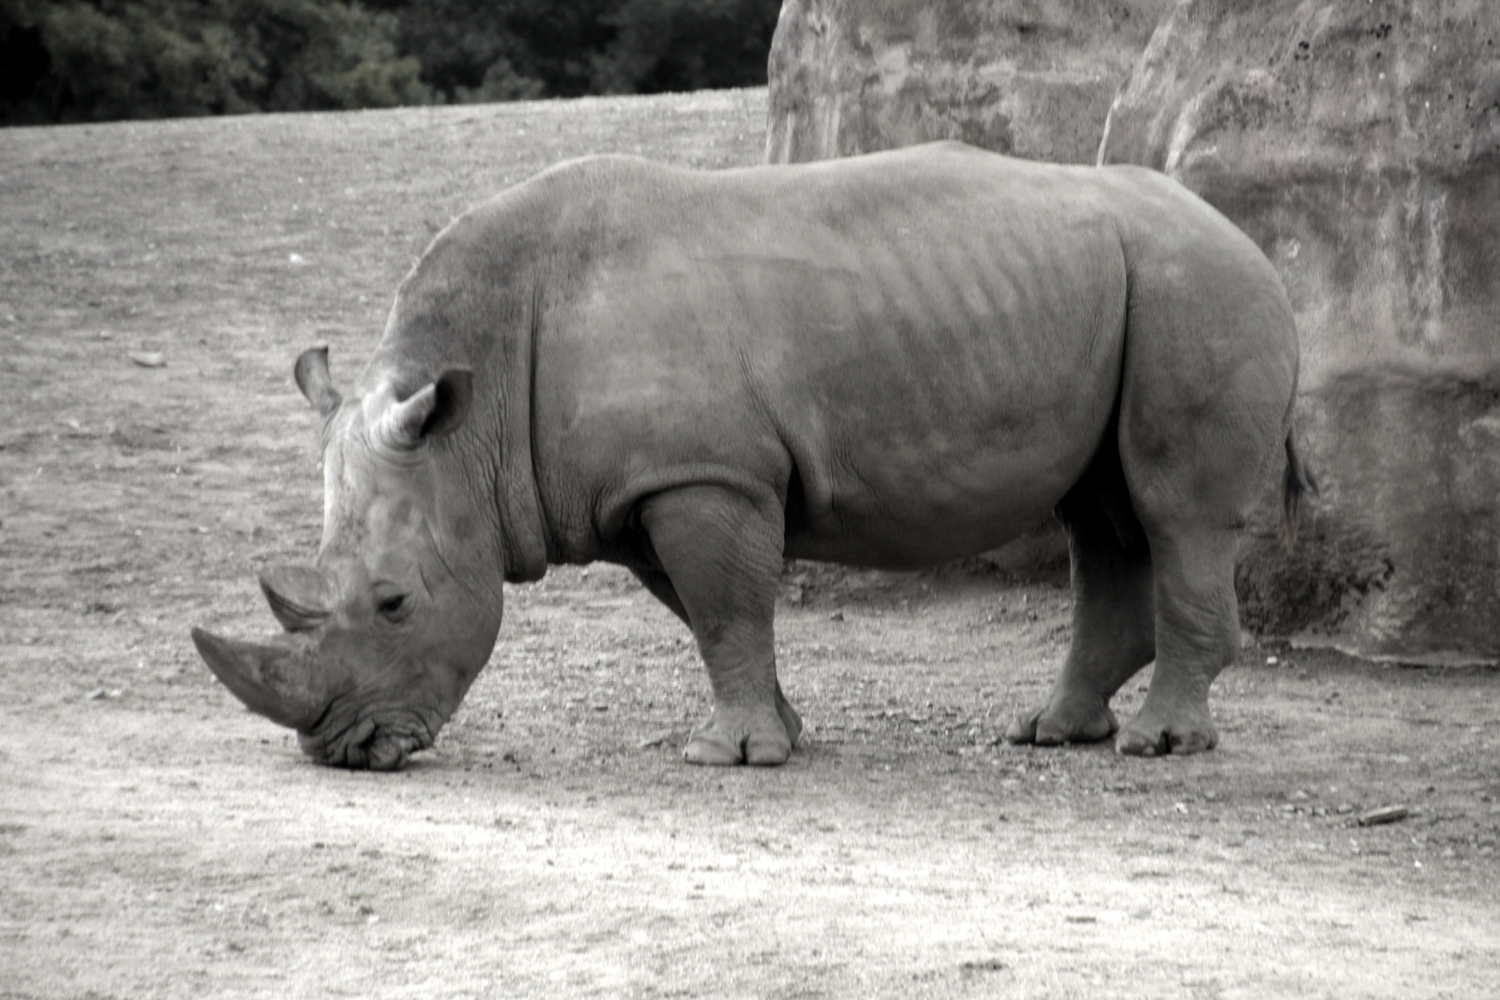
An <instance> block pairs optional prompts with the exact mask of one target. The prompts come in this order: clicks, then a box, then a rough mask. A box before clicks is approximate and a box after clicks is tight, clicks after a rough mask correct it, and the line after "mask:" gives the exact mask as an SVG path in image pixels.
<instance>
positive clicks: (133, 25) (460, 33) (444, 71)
mask: <svg viewBox="0 0 1500 1000" xmlns="http://www.w3.org/2000/svg"><path fill="white" fill-rule="evenodd" d="M778 9H779V0H367V2H365V3H360V2H358V0H0V123H5V124H20V123H44V122H73V121H103V120H109V119H117V118H162V117H177V116H187V115H212V114H235V113H244V112H251V111H301V110H335V109H344V108H364V107H391V106H395V105H402V104H423V103H430V102H470V101H506V100H522V99H530V98H539V97H573V96H578V95H581V94H591V93H592V94H606V93H654V92H660V91H666V90H698V89H702V88H707V87H726V86H745V85H754V84H761V83H764V82H765V65H766V54H767V51H768V50H769V48H770V42H771V33H772V31H773V30H774V28H775V25H776V16H777V11H778Z"/></svg>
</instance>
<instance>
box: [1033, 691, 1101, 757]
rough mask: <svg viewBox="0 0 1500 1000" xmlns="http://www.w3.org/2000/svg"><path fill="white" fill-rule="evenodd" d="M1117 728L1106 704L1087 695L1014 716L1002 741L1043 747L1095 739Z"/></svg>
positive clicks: (1050, 703) (1089, 741) (1095, 697)
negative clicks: (1058, 704)
mask: <svg viewBox="0 0 1500 1000" xmlns="http://www.w3.org/2000/svg"><path fill="white" fill-rule="evenodd" d="M1119 728H1120V723H1119V722H1118V721H1117V720H1116V719H1115V713H1114V711H1113V710H1112V709H1110V707H1109V705H1108V704H1106V703H1105V702H1104V701H1103V699H1101V698H1099V697H1097V696H1090V697H1089V698H1088V699H1080V700H1077V701H1075V702H1072V703H1067V704H1063V705H1060V706H1057V707H1053V704H1052V702H1051V701H1049V702H1048V704H1047V705H1045V706H1043V707H1042V708H1039V709H1037V710H1036V711H1034V712H1029V713H1027V714H1024V715H1018V716H1016V717H1015V719H1014V721H1012V722H1011V724H1010V725H1009V726H1008V727H1007V728H1006V730H1005V741H1006V742H1007V743H1034V744H1036V745H1037V746H1044V747H1046V746H1060V745H1062V744H1064V743H1098V742H1099V741H1100V740H1107V739H1109V738H1110V737H1111V736H1113V735H1114V734H1115V732H1116V731H1118V730H1119Z"/></svg>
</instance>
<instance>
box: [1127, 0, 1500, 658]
mask: <svg viewBox="0 0 1500 1000" xmlns="http://www.w3.org/2000/svg"><path fill="white" fill-rule="evenodd" d="M1099 156H1100V161H1101V162H1107V163H1127V162H1128V163H1142V164H1146V165H1149V166H1152V167H1156V168H1157V169H1160V170H1164V171H1166V172H1167V173H1169V174H1171V175H1172V176H1173V177H1176V178H1177V179H1178V180H1180V181H1182V182H1183V183H1184V184H1186V185H1187V186H1188V187H1190V188H1192V189H1193V190H1195V191H1197V192H1199V193H1200V194H1202V195H1203V196H1204V197H1205V198H1206V199H1207V200H1208V201H1210V202H1211V203H1213V204H1214V205H1215V206H1217V207H1218V208H1219V209H1220V210H1221V211H1223V212H1224V213H1225V214H1226V215H1228V216H1229V217H1230V218H1231V219H1233V220H1234V221H1235V222H1237V223H1238V224H1239V225H1240V226H1241V227H1242V228H1243V229H1245V231H1246V232H1248V233H1249V234H1250V235H1251V236H1252V237H1253V238H1254V239H1255V240H1257V241H1258V242H1259V244H1260V246H1261V248H1262V249H1263V250H1264V251H1265V252H1266V254H1267V255H1268V256H1269V257H1270V258H1271V259H1272V260H1273V261H1274V262H1275V264H1276V265H1277V267H1278V268H1279V269H1280V271H1281V273H1282V275H1283V277H1284V279H1285V281H1286V285H1287V289H1288V291H1289V292H1290V294H1291V297H1292V302H1293V305H1294V306H1295V309H1296V314H1297V320H1298V326H1299V329H1300V331H1301V335H1302V344H1303V368H1302V395H1301V399H1300V401H1299V404H1298V420H1299V425H1300V436H1301V438H1302V440H1303V442H1304V443H1305V447H1306V451H1307V454H1308V457H1309V459H1310V462H1311V464H1312V466H1313V467H1314V469H1315V471H1316V472H1317V474H1318V476H1319V478H1320V480H1321V483H1322V487H1323V495H1322V498H1321V500H1320V502H1319V503H1318V506H1317V513H1316V519H1315V521H1313V522H1312V524H1311V527H1310V530H1304V535H1303V541H1302V543H1301V545H1300V547H1299V548H1298V550H1297V552H1296V553H1295V554H1294V556H1292V557H1291V559H1290V560H1289V559H1288V558H1287V557H1286V556H1285V554H1283V553H1281V552H1280V551H1278V549H1277V547H1276V544H1275V541H1274V524H1273V522H1272V516H1271V514H1272V511H1273V503H1272V498H1271V497H1269V496H1268V497H1267V503H1266V506H1265V510H1263V511H1262V514H1261V516H1259V517H1258V518H1257V519H1256V521H1255V523H1254V524H1253V526H1252V527H1253V531H1254V538H1253V539H1252V542H1251V543H1250V544H1249V546H1248V548H1247V550H1246V552H1245V558H1244V560H1243V565H1242V568H1241V573H1240V581H1239V582H1240V590H1241V598H1242V606H1243V608H1244V619H1245V621H1246V623H1247V625H1251V626H1258V627H1260V628H1261V629H1263V630H1267V631H1270V632H1273V633H1281V634H1288V635H1292V636H1293V637H1294V638H1295V639H1297V640H1300V641H1302V642H1306V643H1310V644H1326V645H1334V646H1337V647H1340V648H1345V649H1348V650H1350V651H1353V652H1357V653H1359V654H1362V655H1366V656H1373V657H1379V658H1389V659H1396V660H1411V661H1437V662H1452V661H1473V660H1489V661H1492V660H1494V659H1495V658H1496V656H1497V655H1500V518H1497V515H1500V510H1497V498H1500V4H1496V3H1495V2H1494V0H1420V2H1402V0H1373V2H1371V0H1361V2H1357V3H1355V2H1348V0H1340V2H1329V0H1322V2H1316V0H1253V2H1252V0H1241V2H1237V3H1236V2H1226V0H1185V2H1184V3H1183V4H1181V5H1180V6H1179V7H1177V9H1176V10H1175V11H1174V12H1173V13H1172V14H1171V15H1170V17H1168V18H1167V19H1166V20H1165V21H1164V22H1163V23H1162V25H1161V26H1160V28H1159V29H1158V30H1157V32H1156V34H1155V35H1154V37H1153V38H1152V40H1151V43H1150V45H1149V47H1148V48H1147V50H1146V52H1145V54H1144V56H1143V57H1142V59H1141V61H1140V64H1139V65H1138V66H1137V68H1136V69H1135V71H1134V73H1133V74H1132V76H1131V77H1130V79H1129V82H1128V83H1127V85H1126V86H1125V87H1124V88H1123V90H1122V91H1121V93H1120V95H1119V97H1118V98H1117V99H1116V101H1115V102H1114V106H1113V108H1112V110H1111V113H1110V116H1109V123H1108V126H1107V129H1106V134H1105V138H1104V141H1103V144H1102V146H1101V148H1100V153H1099ZM1304 527H1305V529H1306V528H1307V527H1308V526H1307V525H1306V524H1305V525H1304Z"/></svg>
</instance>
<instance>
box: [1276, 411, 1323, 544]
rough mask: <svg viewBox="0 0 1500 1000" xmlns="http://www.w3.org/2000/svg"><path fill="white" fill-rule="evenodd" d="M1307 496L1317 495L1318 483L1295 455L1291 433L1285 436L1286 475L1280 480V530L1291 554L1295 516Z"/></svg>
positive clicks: (1294, 435) (1295, 526) (1295, 538)
mask: <svg viewBox="0 0 1500 1000" xmlns="http://www.w3.org/2000/svg"><path fill="white" fill-rule="evenodd" d="M1307 494H1312V495H1313V496H1317V495H1318V481H1317V479H1315V478H1314V477H1313V474H1312V470H1311V469H1309V468H1308V467H1307V465H1306V463H1304V462H1303V461H1302V456H1301V455H1299V454H1298V453H1297V438H1296V434H1295V432H1293V431H1288V432H1287V435H1286V473H1285V475H1284V476H1283V478H1282V480H1281V517H1282V529H1283V532H1284V535H1285V540H1286V550H1287V551H1288V552H1291V551H1292V549H1293V548H1294V547H1296V544H1297V515H1298V512H1299V511H1300V510H1301V507H1302V498H1303V496H1305V495H1307Z"/></svg>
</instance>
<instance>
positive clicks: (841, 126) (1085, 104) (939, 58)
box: [766, 0, 1172, 163]
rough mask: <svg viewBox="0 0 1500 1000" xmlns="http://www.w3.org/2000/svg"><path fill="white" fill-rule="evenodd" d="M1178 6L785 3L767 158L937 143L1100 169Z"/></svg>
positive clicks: (1040, 1) (990, 1) (1091, 0)
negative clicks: (1116, 116)
mask: <svg viewBox="0 0 1500 1000" xmlns="http://www.w3.org/2000/svg"><path fill="white" fill-rule="evenodd" d="M1171 7H1172V0H1105V2H1100V0H927V2H922V3H915V2H912V0H785V2H784V3H783V4H782V8H781V20H780V21H779V23H778V24H777V26H776V34H775V38H774V40H773V41H772V45H771V56H770V61H769V74H768V75H769V82H770V114H769V120H768V126H767V131H766V161H767V162H769V163H790V162H801V161H806V160H821V159H831V158H833V157H836V156H849V155H853V154H856V153H869V152H874V151H876V150H879V149H890V148H894V147H897V146H909V145H913V144H915V143H919V142H927V141H930V140H933V139H962V140H963V141H965V142H968V143H970V144H972V145H976V146H982V147H984V148H986V149H992V150H995V151H996V152H1001V153H1010V154H1012V155H1015V156H1024V157H1027V158H1028V159H1038V160H1053V161H1056V162H1062V163H1089V162H1092V161H1093V159H1094V155H1095V153H1096V152H1097V150H1098V148H1099V134H1100V130H1101V128H1102V127H1103V124H1104V119H1105V116H1106V114H1107V113H1108V111H1109V106H1110V101H1111V99H1112V98H1113V97H1114V94H1115V91H1116V89H1117V88H1118V87H1119V85H1120V83H1121V82H1122V81H1123V80H1124V79H1125V77H1126V75H1127V74H1128V73H1129V71H1130V68H1131V66H1132V65H1133V64H1134V63H1135V60H1136V57H1137V56H1138V55H1139V54H1140V52H1141V50H1142V49H1143V48H1144V47H1145V45H1146V42H1147V40H1148V39H1149V38H1150V37H1151V30H1152V28H1153V27H1154V26H1155V24H1156V22H1157V21H1158V19H1159V18H1161V17H1162V16H1164V15H1165V14H1166V12H1167V11H1169V10H1170V9H1171Z"/></svg>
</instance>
